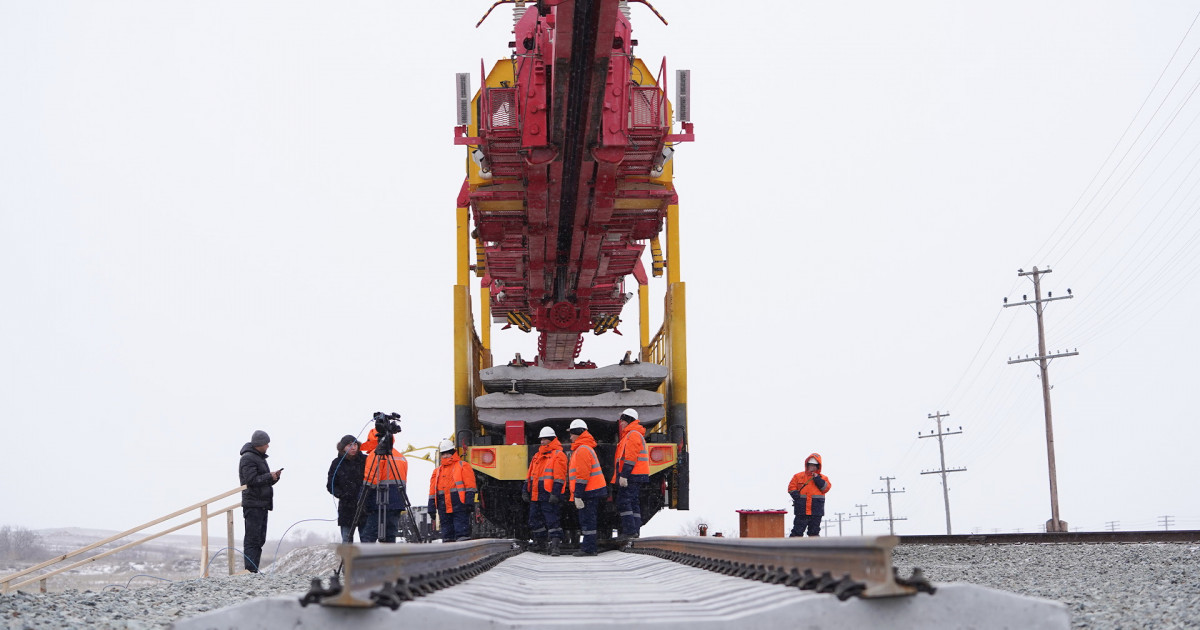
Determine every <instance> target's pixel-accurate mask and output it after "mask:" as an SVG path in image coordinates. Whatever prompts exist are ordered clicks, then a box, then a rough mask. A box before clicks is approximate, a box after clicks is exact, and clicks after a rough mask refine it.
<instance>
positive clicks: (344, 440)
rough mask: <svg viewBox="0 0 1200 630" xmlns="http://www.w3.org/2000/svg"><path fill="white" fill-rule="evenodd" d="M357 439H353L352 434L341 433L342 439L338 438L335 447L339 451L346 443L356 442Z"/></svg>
mask: <svg viewBox="0 0 1200 630" xmlns="http://www.w3.org/2000/svg"><path fill="white" fill-rule="evenodd" d="M357 441H358V440H357V439H355V437H354V436H353V435H343V436H342V439H340V440H338V448H337V450H338V452H339V453H341V452H342V450H343V449H345V448H346V445H347V444H349V443H351V442H357Z"/></svg>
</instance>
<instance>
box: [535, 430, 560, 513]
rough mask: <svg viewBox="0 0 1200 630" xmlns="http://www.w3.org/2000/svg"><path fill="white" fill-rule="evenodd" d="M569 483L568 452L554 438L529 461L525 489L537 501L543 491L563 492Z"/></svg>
mask: <svg viewBox="0 0 1200 630" xmlns="http://www.w3.org/2000/svg"><path fill="white" fill-rule="evenodd" d="M566 483H567V454H566V453H564V452H563V448H562V442H559V441H558V438H554V439H553V440H551V441H550V442H548V443H546V444H543V445H542V446H541V447H540V448H538V452H537V454H536V455H534V456H533V461H531V462H529V472H528V473H527V474H526V475H525V491H526V492H528V493H529V498H530V500H531V501H537V500H538V497H539V496H540V495H541V494H543V493H546V492H548V493H550V494H562V493H563V487H564V486H565V485H566Z"/></svg>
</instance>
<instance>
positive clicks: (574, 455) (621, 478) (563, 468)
mask: <svg viewBox="0 0 1200 630" xmlns="http://www.w3.org/2000/svg"><path fill="white" fill-rule="evenodd" d="M568 431H569V432H570V435H571V456H570V458H568V457H567V455H566V453H564V452H563V446H562V443H561V442H559V440H558V435H557V434H555V432H554V429H552V428H550V427H544V428H542V431H541V433H540V434H539V435H538V439H539V441H540V442H541V446H540V447H539V448H538V452H537V454H536V455H534V456H533V460H532V461H530V462H529V472H528V473H527V474H526V477H525V485H524V486H523V487H522V491H521V498H523V499H525V500H526V501H528V502H529V530H530V537H531V538H532V539H533V545H532V546H531V549H533V550H534V551H547V552H548V553H549V554H550V555H552V556H557V555H559V553H560V548H561V546H562V540H563V530H562V525H561V521H560V516H561V512H560V508H561V506H562V504H563V503H564V501H563V499H564V498H565V499H567V502H570V503H572V504H573V505H574V506H575V509H576V510H577V511H578V515H579V535H580V540H579V551H576V552H575V554H574V555H576V556H594V555H596V534H597V531H598V530H597V525H596V521H597V513H598V512H599V509H600V503H601V502H602V501H604V500H606V499H607V498H608V482H606V481H605V479H604V473H603V472H601V470H600V458H599V457H597V456H596V438H594V437H592V434H591V433H590V432H588V427H587V423H586V422H584V421H583V420H582V419H581V418H576V419H574V420H572V421H571V426H570V427H569V429H568ZM617 432H618V433H617V435H618V443H617V451H616V455H615V457H614V462H613V476H612V480H611V482H612V484H613V485H614V486H615V487H616V495H617V496H616V504H617V513H618V515H619V516H620V521H619V525H618V528H617V534H618V538H617V540H618V541H624V540H628V539H630V538H637V537H638V536H640V535H641V528H642V514H641V508H640V507H639V506H640V504H641V502H640V500H639V498H638V497H639V495H640V492H641V487H642V485H643V484H645V483H646V482H648V481H649V480H650V458H649V457H648V455H647V451H646V438H645V435H646V429H645V428H644V427H643V426H642V425H641V423H640V422H638V413H637V410H636V409H626V410H625V411H622V412H621V416H620V418H618V419H617Z"/></svg>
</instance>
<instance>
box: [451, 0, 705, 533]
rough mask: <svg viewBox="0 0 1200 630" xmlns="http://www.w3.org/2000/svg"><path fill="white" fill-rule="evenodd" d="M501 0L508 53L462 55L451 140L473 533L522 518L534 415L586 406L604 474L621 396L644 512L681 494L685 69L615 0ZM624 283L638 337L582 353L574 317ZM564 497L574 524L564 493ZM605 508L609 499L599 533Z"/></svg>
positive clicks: (620, 307)
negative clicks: (606, 356) (473, 484)
mask: <svg viewBox="0 0 1200 630" xmlns="http://www.w3.org/2000/svg"><path fill="white" fill-rule="evenodd" d="M635 2H640V3H642V4H646V5H647V6H649V4H648V3H647V2H644V0H635ZM501 4H512V5H513V7H512V8H513V25H514V26H513V31H512V33H513V39H512V41H510V42H508V46H509V48H510V49H511V52H510V54H509V56H508V57H507V58H502V59H500V60H498V61H497V62H495V63H494V64H492V66H491V68H490V69H488V70H486V71H485V70H484V67H483V64H482V63H481V64H480V74H481V76H480V78H479V81H480V83H479V85H480V87H479V89H478V90H477V91H474V92H472V89H471V84H472V83H473V82H472V80H471V74H470V73H463V74H459V75H458V76H457V77H456V78H457V85H458V125H457V126H456V127H455V134H454V142H455V144H456V145H461V146H463V147H465V150H466V155H465V156H464V164H465V168H466V175H465V177H464V179H463V183H462V187H461V189H460V191H459V194H458V197H457V204H456V205H457V226H456V230H457V260H458V262H457V267H458V269H457V280H456V284H455V286H454V357H455V361H454V383H455V390H454V435H455V441H456V444H457V446H458V448H459V452H460V454H462V455H463V457H464V459H465V460H466V461H468V462H469V463H470V464H471V465H472V466H473V467H474V470H475V472H476V479H477V483H478V485H479V488H480V491H479V495H478V500H479V505H478V506H477V507H478V509H477V511H476V514H477V515H479V517H480V518H478V519H477V523H476V526H477V530H478V531H477V533H479V534H481V535H482V534H488V535H505V536H515V537H519V538H524V537H525V536H526V535H527V533H528V532H527V525H526V519H527V506H526V504H525V503H524V502H523V501H522V500H521V498H520V493H521V486H522V484H523V482H524V479H525V473H526V470H527V468H528V466H529V462H530V460H531V458H532V456H533V454H534V453H536V452H537V448H538V439H537V435H538V433H539V431H540V430H541V429H542V427H545V426H550V427H553V428H554V430H555V432H556V433H557V434H558V435H559V437H560V439H561V440H562V441H563V443H564V447H566V448H569V440H568V439H567V437H568V433H567V426H568V424H569V423H570V422H571V420H572V419H574V418H583V419H585V420H587V421H588V425H589V429H590V432H591V433H592V435H593V436H594V437H595V438H596V440H597V442H598V447H597V449H596V450H597V454H598V455H599V457H600V459H601V462H602V466H603V471H604V474H605V477H606V478H607V479H611V477H612V473H613V470H612V467H613V456H614V452H615V449H616V441H617V426H616V425H617V418H618V417H619V416H620V413H621V411H622V410H623V409H625V408H630V407H631V408H634V409H637V410H638V412H639V420H640V422H641V423H642V425H643V426H644V427H645V428H646V431H647V436H646V441H647V449H648V455H649V458H650V465H651V468H650V472H651V477H650V483H648V484H646V485H645V487H644V488H643V493H642V496H641V509H642V518H643V521H648V520H649V519H650V518H651V517H652V516H653V515H654V514H655V513H656V512H658V511H659V510H660V509H663V508H672V509H680V510H686V509H688V485H689V484H688V479H689V477H688V424H687V352H686V323H685V301H686V299H685V285H684V282H683V281H682V278H681V275H680V259H679V201H678V195H677V194H676V191H675V187H674V184H673V175H674V161H673V160H672V156H673V154H674V152H675V147H676V146H677V145H678V144H679V143H682V142H686V141H691V140H693V139H694V136H693V129H692V123H691V121H690V117H689V114H688V110H689V107H688V100H689V95H688V90H689V88H690V74H689V73H688V72H687V71H685V70H677V71H676V72H675V86H674V88H675V104H674V105H673V104H672V102H671V100H670V99H668V98H667V90H668V89H669V86H668V80H667V79H668V74H667V65H666V59H665V58H664V59H663V60H662V61H661V63H659V64H658V65H656V66H652V65H648V64H647V63H646V62H645V61H643V60H642V59H640V58H638V57H637V56H636V54H635V52H634V49H635V47H636V46H637V40H635V39H633V37H632V26H631V22H630V13H631V11H630V6H629V2H626V1H625V0H540V1H538V2H533V1H530V2H523V1H521V0H501V1H500V2H497V3H496V4H494V5H493V6H492V9H494V8H496V7H497V6H499V5H501ZM650 10H652V11H653V7H650ZM488 12H489V13H491V10H490V9H489V11H488ZM654 14H655V15H656V16H658V13H657V11H654ZM484 18H485V19H486V18H487V16H486V15H485V16H484ZM659 19H662V18H661V16H659ZM663 21H664V23H665V20H663ZM480 22H482V20H480ZM673 120H674V121H675V123H677V124H678V127H679V129H674V126H673V124H672V121H673ZM664 241H665V250H664V247H663V242H664ZM647 250H649V251H647ZM647 263H649V265H648V266H649V269H647ZM659 278H661V279H662V282H663V283H664V285H665V286H664V287H663V289H662V293H663V296H664V298H663V306H662V308H663V318H662V325H661V328H660V329H659V330H658V331H657V332H656V333H655V334H653V335H652V334H651V329H650V310H651V304H650V300H651V298H650V290H649V286H650V285H649V283H650V282H651V281H652V280H653V281H656V282H657V280H656V279H659ZM631 279H632V282H630V280H631ZM632 284H636V286H637V291H636V297H637V307H638V321H639V339H638V342H639V344H638V347H637V348H631V349H629V350H628V351H627V352H625V355H624V357H623V358H622V357H610V359H619V360H617V361H616V362H614V363H612V364H608V365H602V366H601V365H597V363H595V362H594V361H591V360H581V359H580V355H581V352H582V350H583V341H584V336H585V335H587V334H589V333H590V334H592V335H601V334H605V333H607V332H609V331H615V332H617V333H618V334H619V333H620V331H619V329H618V328H617V327H618V326H619V325H620V324H621V323H622V322H623V321H624V320H623V315H624V311H625V305H626V302H628V301H631V300H632V299H633V297H634V295H635V293H634V292H633V291H631V290H627V288H632V287H630V286H629V285H632ZM472 285H475V286H477V287H478V292H477V296H478V319H476V315H475V313H476V311H475V303H474V296H473V295H472V293H473V292H472ZM476 322H478V324H479V325H478V328H477V327H476ZM496 325H500V326H502V328H501V329H500V331H502V333H501V332H500V331H498V334H510V335H512V334H516V335H520V334H530V335H531V338H533V337H536V349H534V348H531V350H530V352H528V353H527V354H526V355H525V356H526V357H532V358H530V359H523V358H522V356H521V353H516V356H515V357H514V358H512V359H511V360H509V361H507V362H502V363H501V364H494V362H493V361H494V360H493V356H492V332H493V330H492V329H493V326H496ZM531 345H532V344H531ZM635 351H636V352H635ZM563 513H564V514H563V516H564V526H565V527H567V528H572V527H576V528H577V524H576V523H575V520H574V511H573V510H563ZM616 522H617V516H616V513H615V510H614V508H613V504H612V502H611V501H610V502H607V503H606V504H605V505H604V506H603V507H602V508H601V513H600V531H601V537H602V538H604V537H606V536H607V535H608V534H609V533H611V531H612V529H613V528H614V527H615V525H616Z"/></svg>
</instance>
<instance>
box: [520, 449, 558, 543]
mask: <svg viewBox="0 0 1200 630" xmlns="http://www.w3.org/2000/svg"><path fill="white" fill-rule="evenodd" d="M538 440H540V441H541V443H542V445H541V446H540V447H539V448H538V452H537V454H536V455H534V456H533V461H531V462H529V472H528V473H527V474H526V475H525V486H524V487H523V488H522V490H521V498H523V499H525V500H526V501H528V502H529V533H530V535H531V536H532V537H533V547H532V549H533V550H534V551H541V550H543V549H548V550H549V552H550V555H552V556H557V555H558V554H559V546H560V545H561V544H562V538H563V530H562V526H561V525H560V524H559V521H558V512H559V506H560V505H561V503H560V502H561V501H562V496H563V492H564V491H565V490H566V486H567V455H566V453H563V448H562V442H559V441H558V436H557V435H555V433H554V429H553V428H551V427H542V430H541V433H539V434H538ZM547 538H549V545H548V546H547V544H546V543H547Z"/></svg>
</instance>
